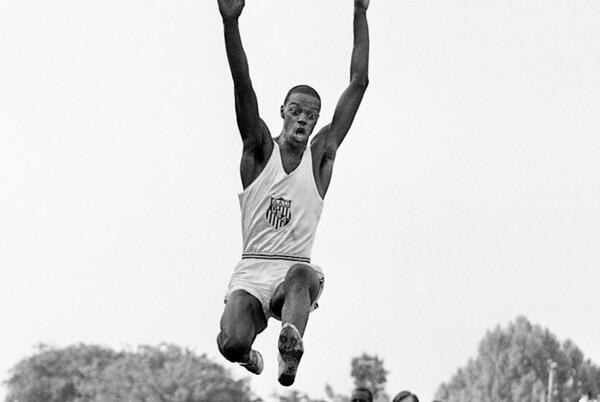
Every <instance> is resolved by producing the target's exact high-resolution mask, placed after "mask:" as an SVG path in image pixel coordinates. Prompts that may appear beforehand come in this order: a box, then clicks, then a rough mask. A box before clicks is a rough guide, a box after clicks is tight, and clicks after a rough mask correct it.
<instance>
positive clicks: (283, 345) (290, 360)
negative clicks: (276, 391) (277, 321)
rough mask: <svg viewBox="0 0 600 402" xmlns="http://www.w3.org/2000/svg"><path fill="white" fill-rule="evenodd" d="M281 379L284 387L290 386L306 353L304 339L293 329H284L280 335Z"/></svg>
mask: <svg viewBox="0 0 600 402" xmlns="http://www.w3.org/2000/svg"><path fill="white" fill-rule="evenodd" d="M277 346H278V349H279V356H280V359H281V360H280V362H279V378H278V381H279V383H280V384H281V385H283V386H286V387H287V386H290V385H292V384H293V383H294V380H295V378H296V371H297V369H298V364H299V363H300V358H302V354H303V353H304V346H303V344H302V338H301V337H300V336H299V335H298V333H297V332H296V331H294V329H293V328H291V327H283V328H282V329H281V333H280V334H279V342H278V345H277Z"/></svg>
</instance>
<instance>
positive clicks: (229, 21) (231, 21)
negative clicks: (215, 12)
mask: <svg viewBox="0 0 600 402" xmlns="http://www.w3.org/2000/svg"><path fill="white" fill-rule="evenodd" d="M238 18H239V17H238V16H235V17H223V25H237V24H238Z"/></svg>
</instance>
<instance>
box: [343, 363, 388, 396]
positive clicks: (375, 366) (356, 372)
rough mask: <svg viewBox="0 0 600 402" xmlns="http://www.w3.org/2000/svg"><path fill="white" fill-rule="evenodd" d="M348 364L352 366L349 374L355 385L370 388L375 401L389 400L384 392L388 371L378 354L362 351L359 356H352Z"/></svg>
mask: <svg viewBox="0 0 600 402" xmlns="http://www.w3.org/2000/svg"><path fill="white" fill-rule="evenodd" d="M350 364H351V366H352V371H351V372H350V375H351V376H352V378H354V386H355V387H357V388H358V387H365V388H368V389H370V390H371V392H373V400H375V401H387V400H389V397H388V396H387V395H386V394H385V383H386V381H387V374H388V372H387V370H386V369H385V368H384V367H383V360H381V359H380V358H379V357H378V356H371V355H368V354H366V353H363V354H362V355H361V356H358V357H355V358H353V359H352V361H351V363H350Z"/></svg>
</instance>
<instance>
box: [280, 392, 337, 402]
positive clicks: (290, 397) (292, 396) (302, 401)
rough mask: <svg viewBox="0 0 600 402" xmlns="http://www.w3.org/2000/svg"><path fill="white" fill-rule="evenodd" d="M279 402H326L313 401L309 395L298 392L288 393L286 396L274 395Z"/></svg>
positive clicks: (320, 401) (320, 400)
mask: <svg viewBox="0 0 600 402" xmlns="http://www.w3.org/2000/svg"><path fill="white" fill-rule="evenodd" d="M274 396H275V397H276V398H277V399H278V400H279V402H325V401H324V400H322V399H312V398H311V397H309V396H308V395H307V394H305V393H303V392H299V391H296V390H293V391H288V392H287V393H285V394H284V395H274Z"/></svg>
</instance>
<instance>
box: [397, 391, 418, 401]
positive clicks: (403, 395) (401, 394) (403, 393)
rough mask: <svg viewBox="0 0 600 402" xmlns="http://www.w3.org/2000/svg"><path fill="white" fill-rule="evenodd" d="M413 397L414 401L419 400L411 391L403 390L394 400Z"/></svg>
mask: <svg viewBox="0 0 600 402" xmlns="http://www.w3.org/2000/svg"><path fill="white" fill-rule="evenodd" d="M409 396H410V397H412V399H413V401H414V402H419V398H417V396H416V395H415V394H413V393H412V392H410V391H402V392H400V393H399V394H398V395H396V396H395V397H394V399H393V401H392V402H402V401H403V400H404V399H405V398H408V397H409Z"/></svg>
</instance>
